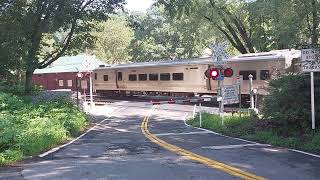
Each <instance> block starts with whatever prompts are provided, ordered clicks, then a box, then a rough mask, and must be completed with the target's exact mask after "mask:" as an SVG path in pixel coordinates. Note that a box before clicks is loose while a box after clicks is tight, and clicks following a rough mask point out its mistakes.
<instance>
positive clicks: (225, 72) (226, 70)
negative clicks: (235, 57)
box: [224, 68, 233, 77]
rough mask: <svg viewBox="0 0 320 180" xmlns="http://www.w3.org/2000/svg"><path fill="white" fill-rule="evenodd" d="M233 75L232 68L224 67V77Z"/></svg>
mask: <svg viewBox="0 0 320 180" xmlns="http://www.w3.org/2000/svg"><path fill="white" fill-rule="evenodd" d="M232 76H233V70H232V69H231V68H226V69H225V70H224V77H232Z"/></svg>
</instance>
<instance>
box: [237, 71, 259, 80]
mask: <svg viewBox="0 0 320 180" xmlns="http://www.w3.org/2000/svg"><path fill="white" fill-rule="evenodd" d="M250 74H251V75H252V76H253V78H252V80H256V79H257V71H239V75H242V76H243V80H249V75H250Z"/></svg>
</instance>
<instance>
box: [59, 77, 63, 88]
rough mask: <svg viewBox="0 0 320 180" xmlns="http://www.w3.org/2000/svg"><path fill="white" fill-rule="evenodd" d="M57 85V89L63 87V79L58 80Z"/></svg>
mask: <svg viewBox="0 0 320 180" xmlns="http://www.w3.org/2000/svg"><path fill="white" fill-rule="evenodd" d="M58 85H59V87H63V86H64V82H63V79H59V80H58Z"/></svg>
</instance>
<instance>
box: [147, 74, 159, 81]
mask: <svg viewBox="0 0 320 180" xmlns="http://www.w3.org/2000/svg"><path fill="white" fill-rule="evenodd" d="M149 80H150V81H158V80H159V75H158V74H149Z"/></svg>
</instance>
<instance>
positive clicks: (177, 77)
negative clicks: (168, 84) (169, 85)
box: [172, 73, 183, 81]
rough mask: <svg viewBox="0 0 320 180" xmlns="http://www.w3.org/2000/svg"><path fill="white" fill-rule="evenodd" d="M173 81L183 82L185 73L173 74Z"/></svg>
mask: <svg viewBox="0 0 320 180" xmlns="http://www.w3.org/2000/svg"><path fill="white" fill-rule="evenodd" d="M172 80H174V81H183V73H172Z"/></svg>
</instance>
